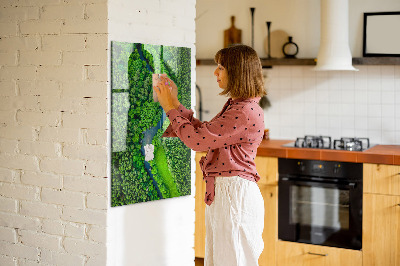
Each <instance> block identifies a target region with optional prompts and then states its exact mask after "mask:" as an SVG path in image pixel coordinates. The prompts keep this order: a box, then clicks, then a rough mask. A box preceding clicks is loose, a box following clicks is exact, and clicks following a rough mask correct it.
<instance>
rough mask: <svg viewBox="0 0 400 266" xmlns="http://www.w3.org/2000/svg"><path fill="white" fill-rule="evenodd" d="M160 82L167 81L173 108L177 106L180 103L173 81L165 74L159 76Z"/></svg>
mask: <svg viewBox="0 0 400 266" xmlns="http://www.w3.org/2000/svg"><path fill="white" fill-rule="evenodd" d="M160 79H161V81H162V82H168V83H169V85H170V86H171V88H172V89H171V98H172V103H173V104H174V107H175V109H176V108H178V107H179V105H180V104H181V103H180V102H179V100H178V87H177V86H176V84H175V82H174V81H173V80H172V79H170V78H168V77H167V76H164V75H163V76H161V77H160Z"/></svg>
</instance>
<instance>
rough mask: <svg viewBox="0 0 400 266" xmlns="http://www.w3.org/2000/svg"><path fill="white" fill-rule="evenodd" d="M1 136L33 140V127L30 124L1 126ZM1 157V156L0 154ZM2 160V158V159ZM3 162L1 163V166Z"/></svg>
mask: <svg viewBox="0 0 400 266" xmlns="http://www.w3.org/2000/svg"><path fill="white" fill-rule="evenodd" d="M0 137H1V138H6V139H26V140H33V128H32V127H29V126H7V127H0ZM0 158H1V156H0ZM0 161H1V159H0ZM1 165H2V164H1V163H0V166H1Z"/></svg>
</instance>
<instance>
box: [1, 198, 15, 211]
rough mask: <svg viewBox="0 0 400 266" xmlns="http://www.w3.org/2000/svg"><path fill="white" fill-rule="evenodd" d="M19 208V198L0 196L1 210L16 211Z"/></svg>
mask: <svg viewBox="0 0 400 266" xmlns="http://www.w3.org/2000/svg"><path fill="white" fill-rule="evenodd" d="M17 208H18V202H17V200H15V199H10V198H5V197H2V196H0V211H3V212H13V213H16V212H17Z"/></svg>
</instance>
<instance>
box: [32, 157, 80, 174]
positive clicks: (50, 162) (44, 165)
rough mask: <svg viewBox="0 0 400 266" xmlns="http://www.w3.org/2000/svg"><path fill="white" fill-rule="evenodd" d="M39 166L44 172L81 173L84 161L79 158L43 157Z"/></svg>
mask: <svg viewBox="0 0 400 266" xmlns="http://www.w3.org/2000/svg"><path fill="white" fill-rule="evenodd" d="M39 167H40V169H41V171H44V172H54V173H58V174H66V175H82V174H83V170H84V162H83V161H81V160H71V159H61V158H60V159H55V158H44V159H42V160H41V161H40V163H39Z"/></svg>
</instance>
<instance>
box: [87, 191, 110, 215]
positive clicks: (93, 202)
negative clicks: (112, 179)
mask: <svg viewBox="0 0 400 266" xmlns="http://www.w3.org/2000/svg"><path fill="white" fill-rule="evenodd" d="M105 190H106V189H105ZM103 195H107V194H103ZM86 205H87V207H88V208H89V209H97V210H107V207H108V199H107V197H104V196H100V195H96V194H93V193H90V194H88V196H87V198H86Z"/></svg>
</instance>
